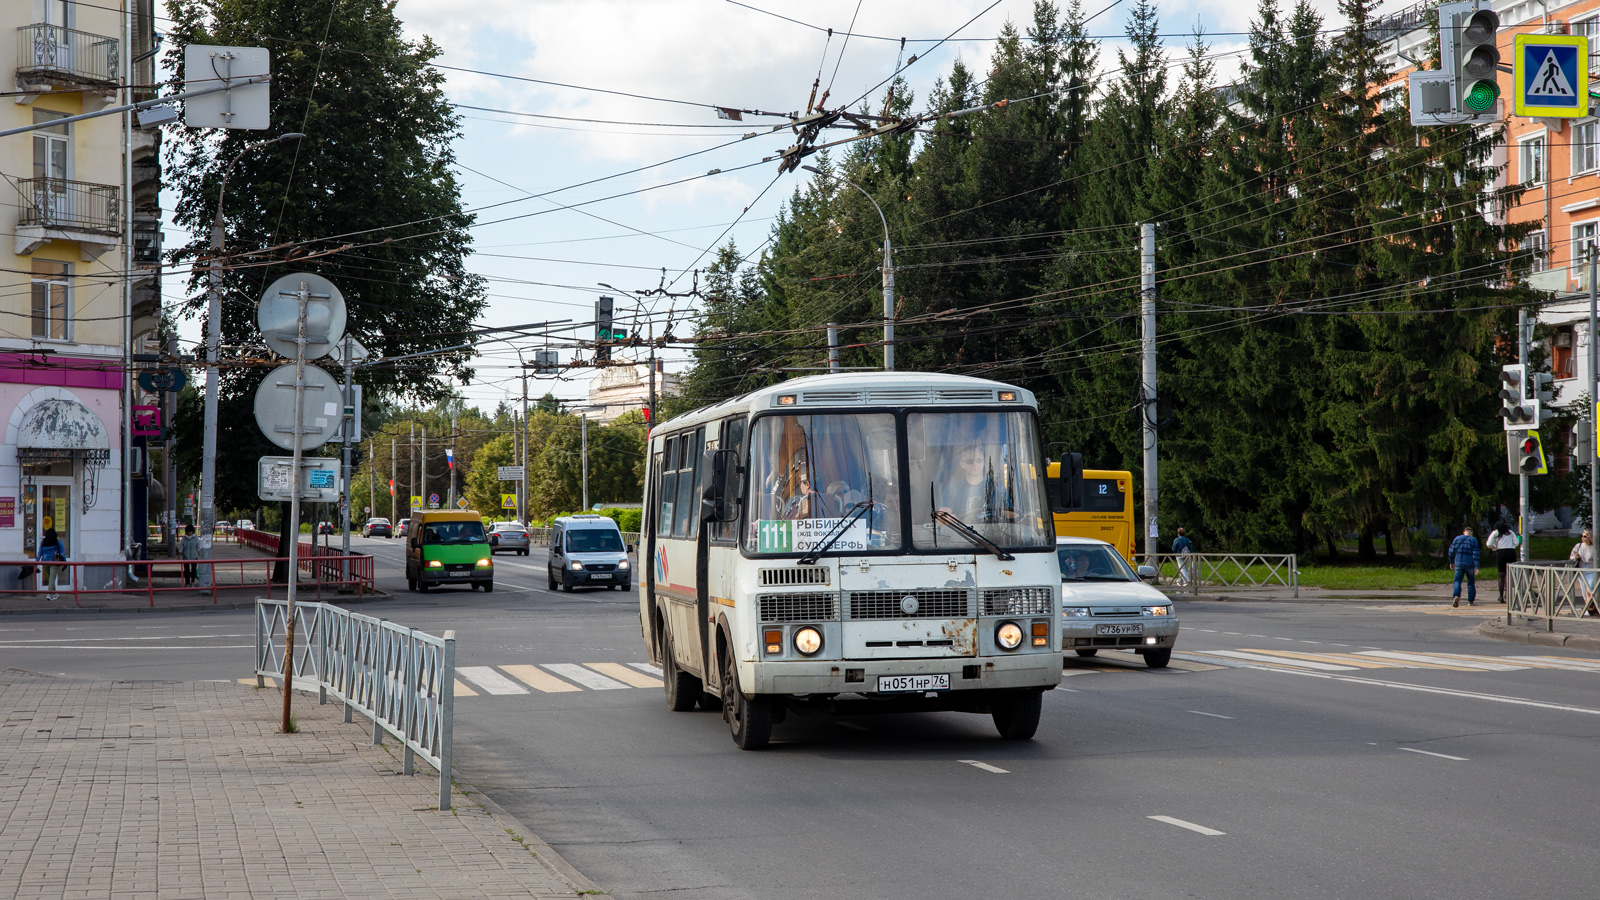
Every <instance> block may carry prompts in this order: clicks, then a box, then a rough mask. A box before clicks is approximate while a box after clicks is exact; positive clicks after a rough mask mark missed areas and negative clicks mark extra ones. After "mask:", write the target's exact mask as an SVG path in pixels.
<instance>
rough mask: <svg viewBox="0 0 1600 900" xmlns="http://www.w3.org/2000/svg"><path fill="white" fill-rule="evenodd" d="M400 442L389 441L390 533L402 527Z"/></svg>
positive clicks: (393, 439) (394, 439)
mask: <svg viewBox="0 0 1600 900" xmlns="http://www.w3.org/2000/svg"><path fill="white" fill-rule="evenodd" d="M399 451H400V441H399V439H397V438H390V439H389V533H390V534H393V533H394V530H395V529H396V528H399V527H400V452H399Z"/></svg>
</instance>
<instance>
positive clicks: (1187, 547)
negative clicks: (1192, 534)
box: [1172, 528, 1194, 584]
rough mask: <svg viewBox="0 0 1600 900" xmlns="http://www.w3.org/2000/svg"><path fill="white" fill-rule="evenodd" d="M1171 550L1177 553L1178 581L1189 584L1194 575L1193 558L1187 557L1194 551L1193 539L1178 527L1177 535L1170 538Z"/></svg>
mask: <svg viewBox="0 0 1600 900" xmlns="http://www.w3.org/2000/svg"><path fill="white" fill-rule="evenodd" d="M1172 552H1173V553H1176V554H1178V583H1179V584H1189V583H1190V579H1191V578H1193V577H1194V560H1192V559H1190V558H1189V557H1190V556H1191V555H1192V554H1193V553H1194V541H1191V540H1189V536H1188V535H1186V534H1184V533H1183V529H1182V528H1179V529H1178V536H1177V537H1175V538H1173V539H1172Z"/></svg>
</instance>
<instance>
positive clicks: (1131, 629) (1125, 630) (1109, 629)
mask: <svg viewBox="0 0 1600 900" xmlns="http://www.w3.org/2000/svg"><path fill="white" fill-rule="evenodd" d="M1094 633H1095V634H1144V625H1143V624H1132V625H1096V626H1095V629H1094Z"/></svg>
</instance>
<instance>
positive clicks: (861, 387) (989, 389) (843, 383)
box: [661, 372, 1035, 431]
mask: <svg viewBox="0 0 1600 900" xmlns="http://www.w3.org/2000/svg"><path fill="white" fill-rule="evenodd" d="M1002 391H1009V392H1013V393H1014V394H1015V399H1014V400H1005V401H1002V400H1001V399H1000V393H1001V392H1002ZM780 397H793V398H794V400H793V402H792V403H780V402H779V398H780ZM988 403H993V404H995V405H996V406H1001V405H1003V406H1008V407H1026V408H1033V407H1034V406H1035V401H1034V396H1033V392H1032V391H1028V390H1024V389H1023V388H1019V387H1016V386H1015V385H1010V384H1005V383H1003V382H999V381H991V380H989V379H987V378H973V377H971V376H968V375H947V374H943V373H938V372H851V373H845V374H839V375H809V376H806V377H805V378H792V379H790V380H788V381H785V382H782V383H779V384H775V385H772V386H771V387H764V388H760V389H758V390H755V391H752V392H750V393H748V394H745V395H743V396H741V397H735V398H733V399H730V400H724V401H722V402H721V403H715V404H712V405H711V406H706V407H702V408H700V409H697V410H693V411H691V412H687V413H684V414H683V415H681V416H677V417H675V418H672V419H669V420H667V421H665V422H663V423H661V428H662V429H663V430H668V431H670V430H674V429H676V428H679V427H683V426H690V425H697V424H699V423H701V422H704V421H710V420H713V419H719V418H722V417H723V416H725V415H728V414H729V413H733V412H741V411H751V412H757V411H761V410H766V409H795V410H800V409H805V408H808V407H810V408H819V407H851V406H863V407H885V406H891V407H892V406H941V407H943V406H961V405H969V404H979V405H981V404H988Z"/></svg>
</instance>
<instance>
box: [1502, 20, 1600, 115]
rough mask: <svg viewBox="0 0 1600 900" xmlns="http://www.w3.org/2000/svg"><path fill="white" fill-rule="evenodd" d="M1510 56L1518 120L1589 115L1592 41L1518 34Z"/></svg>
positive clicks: (1574, 36) (1577, 36) (1572, 36)
mask: <svg viewBox="0 0 1600 900" xmlns="http://www.w3.org/2000/svg"><path fill="white" fill-rule="evenodd" d="M1513 43H1514V45H1515V51H1514V52H1513V53H1512V56H1511V69H1512V72H1511V81H1512V87H1513V95H1512V104H1513V111H1514V112H1515V113H1516V114H1517V115H1519V116H1529V117H1537V118H1544V119H1579V118H1582V117H1584V116H1587V115H1588V114H1589V38H1588V36H1587V35H1582V34H1519V35H1516V36H1515V37H1514V38H1513Z"/></svg>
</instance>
